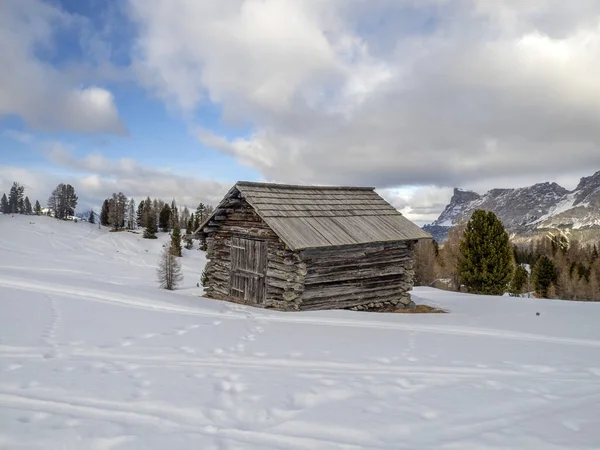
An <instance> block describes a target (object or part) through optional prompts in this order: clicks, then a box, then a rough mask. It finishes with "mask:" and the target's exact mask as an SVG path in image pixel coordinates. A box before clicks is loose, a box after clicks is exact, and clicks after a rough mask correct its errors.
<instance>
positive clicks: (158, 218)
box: [90, 192, 214, 239]
mask: <svg viewBox="0 0 600 450" xmlns="http://www.w3.org/2000/svg"><path fill="white" fill-rule="evenodd" d="M213 211H214V208H213V207H212V206H210V205H204V204H203V203H200V204H199V205H198V207H197V208H196V210H195V211H190V210H189V209H188V207H187V206H184V207H183V209H180V208H179V207H178V206H177V203H176V202H175V200H172V201H171V203H170V204H169V203H167V202H164V201H163V200H161V199H156V198H155V199H151V198H150V197H146V199H144V200H141V201H140V202H139V204H137V205H136V203H135V200H134V199H133V198H131V199H127V197H126V196H125V194H123V193H122V192H119V193H113V195H112V197H110V198H107V199H105V200H104V202H103V203H102V208H101V210H100V224H101V225H104V226H110V227H111V228H112V229H113V230H114V231H119V230H123V229H128V230H135V229H137V228H143V229H144V237H145V238H146V239H155V238H156V233H157V232H158V231H159V230H161V231H164V232H171V231H175V230H178V231H177V232H178V233H180V232H181V230H185V234H186V235H191V234H192V233H193V232H194V231H195V230H196V229H197V228H198V227H199V226H200V224H201V223H202V221H203V220H204V219H205V218H206V217H208V216H209V215H210V214H212V212H213ZM93 215H94V212H93V211H92V212H91V213H90V220H94V219H92V217H93Z"/></svg>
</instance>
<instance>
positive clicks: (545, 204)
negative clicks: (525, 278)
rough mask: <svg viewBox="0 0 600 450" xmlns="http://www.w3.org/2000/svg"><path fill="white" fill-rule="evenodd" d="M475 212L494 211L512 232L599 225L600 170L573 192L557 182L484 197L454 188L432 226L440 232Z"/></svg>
mask: <svg viewBox="0 0 600 450" xmlns="http://www.w3.org/2000/svg"><path fill="white" fill-rule="evenodd" d="M476 209H485V210H487V211H493V212H494V213H495V214H496V215H497V216H498V218H499V219H500V220H501V221H502V222H503V223H504V226H505V227H506V228H507V229H509V230H511V232H516V233H520V232H527V230H529V231H531V230H534V229H540V230H542V229H548V228H555V227H562V228H564V227H571V228H573V229H576V228H586V227H587V228H589V227H597V226H600V171H598V172H596V173H595V174H594V175H592V176H589V177H583V178H581V181H580V182H579V185H578V186H577V188H576V189H575V190H574V191H569V190H567V189H565V188H564V187H562V186H560V185H559V184H557V183H554V182H544V183H538V184H534V185H533V186H528V187H523V188H518V189H491V190H490V191H488V192H486V193H485V194H483V195H479V194H477V193H476V192H472V191H465V190H462V189H454V195H453V196H452V199H451V201H450V203H449V204H448V205H447V206H446V208H445V209H444V211H443V212H442V214H440V216H439V218H438V219H437V220H436V221H435V222H433V224H432V225H431V226H430V228H432V229H436V231H439V232H440V235H441V229H444V228H448V227H452V226H454V225H456V224H457V223H458V222H459V221H461V220H469V218H470V217H471V214H472V213H473V211H475V210H476Z"/></svg>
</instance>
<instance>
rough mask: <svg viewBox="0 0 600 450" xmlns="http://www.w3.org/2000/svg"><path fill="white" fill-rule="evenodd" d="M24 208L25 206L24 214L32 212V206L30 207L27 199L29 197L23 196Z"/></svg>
mask: <svg viewBox="0 0 600 450" xmlns="http://www.w3.org/2000/svg"><path fill="white" fill-rule="evenodd" d="M24 208H25V211H24V212H25V214H32V213H33V208H32V207H31V202H30V201H29V197H25V202H24Z"/></svg>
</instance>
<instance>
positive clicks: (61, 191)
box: [48, 183, 78, 219]
mask: <svg viewBox="0 0 600 450" xmlns="http://www.w3.org/2000/svg"><path fill="white" fill-rule="evenodd" d="M77 200H78V199H77V195H76V194H75V188H74V187H73V186H71V185H70V184H63V183H60V184H59V185H58V186H57V187H56V188H55V189H54V190H53V191H52V193H51V194H50V197H49V198H48V208H49V209H51V210H52V211H53V212H54V217H56V218H57V219H67V218H68V217H69V216H73V215H75V208H76V207H77Z"/></svg>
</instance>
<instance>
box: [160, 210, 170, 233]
mask: <svg viewBox="0 0 600 450" xmlns="http://www.w3.org/2000/svg"><path fill="white" fill-rule="evenodd" d="M158 226H159V228H160V229H162V230H163V231H165V232H166V231H169V230H170V229H171V208H170V207H169V205H168V204H166V203H165V205H164V206H163V207H162V209H161V210H160V213H159V215H158Z"/></svg>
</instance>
